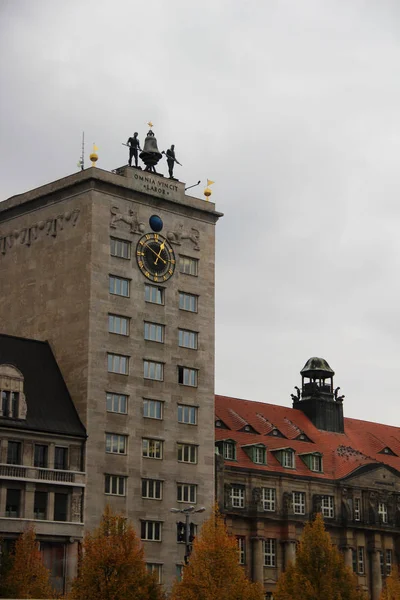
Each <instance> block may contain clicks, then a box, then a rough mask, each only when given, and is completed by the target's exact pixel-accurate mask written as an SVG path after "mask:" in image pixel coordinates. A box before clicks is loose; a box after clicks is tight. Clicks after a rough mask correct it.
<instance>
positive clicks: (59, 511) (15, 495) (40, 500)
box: [5, 488, 68, 521]
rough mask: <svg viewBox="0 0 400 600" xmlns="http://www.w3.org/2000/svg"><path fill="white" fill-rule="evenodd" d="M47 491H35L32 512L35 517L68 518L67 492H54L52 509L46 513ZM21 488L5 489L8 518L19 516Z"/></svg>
mask: <svg viewBox="0 0 400 600" xmlns="http://www.w3.org/2000/svg"><path fill="white" fill-rule="evenodd" d="M48 496H49V493H48V492H42V491H35V495H34V503H33V514H34V518H35V519H41V520H47V519H49V520H51V521H67V518H68V494H65V493H64V494H63V493H54V509H53V512H52V514H51V515H49V514H48V504H49V502H48ZM21 508H22V490H20V489H13V488H12V489H7V493H6V510H5V516H6V517H10V518H14V519H16V518H19V517H21V516H22V515H21Z"/></svg>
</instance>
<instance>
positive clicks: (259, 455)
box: [242, 444, 267, 465]
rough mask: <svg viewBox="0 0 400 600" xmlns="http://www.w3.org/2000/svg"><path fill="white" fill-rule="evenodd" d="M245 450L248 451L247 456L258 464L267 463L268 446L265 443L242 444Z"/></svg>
mask: <svg viewBox="0 0 400 600" xmlns="http://www.w3.org/2000/svg"><path fill="white" fill-rule="evenodd" d="M242 448H243V450H244V451H245V452H246V454H247V456H248V457H249V458H250V459H251V460H252V461H253V463H255V464H256V465H265V464H266V463H267V461H266V450H267V449H266V447H265V446H264V444H248V445H246V446H242Z"/></svg>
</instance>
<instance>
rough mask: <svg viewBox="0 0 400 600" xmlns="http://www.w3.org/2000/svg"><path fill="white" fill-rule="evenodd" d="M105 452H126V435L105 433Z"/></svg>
mask: <svg viewBox="0 0 400 600" xmlns="http://www.w3.org/2000/svg"><path fill="white" fill-rule="evenodd" d="M106 452H107V453H109V454H126V435H118V434H117V433H106Z"/></svg>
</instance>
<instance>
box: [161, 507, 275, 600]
mask: <svg viewBox="0 0 400 600" xmlns="http://www.w3.org/2000/svg"><path fill="white" fill-rule="evenodd" d="M263 598H264V592H263V589H262V586H261V585H259V584H257V583H251V582H250V581H249V580H248V579H247V577H246V574H245V572H244V570H243V568H242V567H241V566H240V565H239V556H238V547H237V543H236V539H235V538H233V537H231V536H229V535H228V532H227V529H226V526H225V523H224V521H223V519H222V517H221V515H220V514H219V512H218V510H217V509H215V511H214V513H213V514H212V516H211V517H210V519H208V521H206V522H205V523H204V525H203V527H202V529H201V533H200V535H199V536H198V537H197V538H196V539H195V541H194V544H193V552H192V554H191V556H190V562H189V564H188V565H187V566H186V567H184V574H183V579H182V581H180V582H176V583H175V585H174V587H173V589H172V593H171V597H170V600H263Z"/></svg>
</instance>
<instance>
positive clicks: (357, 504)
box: [354, 498, 361, 521]
mask: <svg viewBox="0 0 400 600" xmlns="http://www.w3.org/2000/svg"><path fill="white" fill-rule="evenodd" d="M354 520H355V521H360V520H361V498H354Z"/></svg>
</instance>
